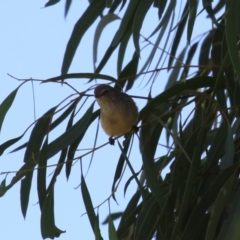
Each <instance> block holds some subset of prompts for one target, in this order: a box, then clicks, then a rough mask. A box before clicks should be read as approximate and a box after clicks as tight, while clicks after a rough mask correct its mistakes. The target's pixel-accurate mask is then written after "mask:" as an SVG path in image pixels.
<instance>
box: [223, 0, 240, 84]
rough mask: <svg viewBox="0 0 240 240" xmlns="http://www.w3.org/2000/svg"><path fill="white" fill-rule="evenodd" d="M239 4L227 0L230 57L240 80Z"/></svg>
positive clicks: (227, 31)
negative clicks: (239, 43)
mask: <svg viewBox="0 0 240 240" xmlns="http://www.w3.org/2000/svg"><path fill="white" fill-rule="evenodd" d="M238 7H239V4H238V1H235V0H228V1H226V15H225V19H226V38H227V45H228V51H229V55H230V58H231V60H232V64H233V66H234V69H235V71H236V74H237V77H238V81H240V68H239V66H240V59H239V50H238V46H237V34H238V30H237V29H238V26H237V23H238V21H237V19H238V17H239V9H238Z"/></svg>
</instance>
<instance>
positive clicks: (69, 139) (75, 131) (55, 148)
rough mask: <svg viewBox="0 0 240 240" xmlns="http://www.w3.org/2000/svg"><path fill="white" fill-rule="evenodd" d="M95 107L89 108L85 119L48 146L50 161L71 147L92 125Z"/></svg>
mask: <svg viewBox="0 0 240 240" xmlns="http://www.w3.org/2000/svg"><path fill="white" fill-rule="evenodd" d="M93 105H94V103H93V104H92V105H91V106H90V107H89V108H88V110H87V111H86V113H85V114H84V115H83V117H82V118H81V119H80V120H78V121H77V122H76V123H75V124H74V125H73V126H72V127H71V128H69V129H68V130H67V131H66V132H64V133H63V134H62V135H61V136H60V137H58V138H57V139H55V140H54V141H52V142H51V143H50V144H49V146H48V159H49V158H51V157H52V156H54V155H55V154H56V153H58V152H59V151H61V150H62V149H64V148H66V147H67V146H69V145H71V144H72V143H73V142H74V141H75V140H76V139H77V138H78V137H79V136H80V135H81V134H82V133H83V132H85V131H86V130H87V129H88V126H89V125H90V124H91V117H92V113H93Z"/></svg>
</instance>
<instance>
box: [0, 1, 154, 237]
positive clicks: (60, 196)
mask: <svg viewBox="0 0 240 240" xmlns="http://www.w3.org/2000/svg"><path fill="white" fill-rule="evenodd" d="M45 3H46V1H40V0H39V1H27V0H25V1H4V2H2V3H1V9H0V22H1V26H0V31H1V42H0V65H1V68H0V81H1V88H0V101H2V100H3V99H5V97H6V96H8V94H10V92H11V91H13V90H14V89H15V88H16V87H17V86H18V85H19V84H20V83H21V82H19V81H17V80H15V79H13V78H11V77H9V76H8V75H7V73H9V74H11V75H13V76H14V77H16V78H20V79H28V78H36V79H47V78H50V77H54V76H58V75H59V74H60V70H61V64H62V60H63V55H64V51H65V47H66V44H67V41H68V39H69V37H70V34H71V32H72V28H73V26H74V24H75V22H76V21H77V19H78V18H79V16H80V14H81V12H82V11H83V10H84V9H85V8H86V6H87V1H81V3H80V1H73V4H72V7H71V9H70V11H69V14H68V16H67V18H66V19H65V18H64V1H62V2H60V3H59V4H57V5H55V6H53V7H49V8H43V6H44V4H45ZM156 20H157V18H156ZM118 24H119V23H118V21H115V22H113V23H111V24H110V25H111V26H109V27H107V29H106V30H104V34H103V37H102V38H101V40H100V46H103V49H100V50H99V53H98V56H99V59H100V57H101V54H102V53H103V52H104V47H105V48H106V46H107V43H108V42H110V40H111V39H110V38H109V37H108V36H110V34H112V31H114V30H115V29H116V26H118ZM95 28H96V23H95V24H94V25H93V27H92V28H91V29H90V30H89V31H88V32H87V34H86V36H85V37H84V38H83V40H82V42H81V45H80V47H79V48H78V51H77V53H76V56H75V58H74V61H73V63H72V65H71V68H70V71H69V72H92V71H93V65H92V44H93V34H94V31H95ZM132 51H133V49H131V51H130V53H129V56H131V55H132ZM115 57H116V55H115ZM113 61H114V57H113ZM103 73H106V74H108V75H112V76H116V70H115V65H112V66H111V64H110V65H109V66H108V67H107V68H105V69H104V71H103ZM69 82H70V83H71V84H73V85H74V86H75V87H76V88H77V89H78V90H79V91H82V90H85V89H86V88H88V87H90V86H91V85H89V84H87V79H79V80H76V79H74V80H69ZM142 89H143V87H142ZM71 93H72V90H71V89H69V88H68V87H66V86H64V87H62V86H61V85H60V84H54V83H48V84H41V85H40V84H39V83H37V82H35V83H34V94H35V101H34V100H33V91H32V85H31V83H27V84H25V85H24V86H23V87H21V89H20V90H19V92H18V94H17V97H16V99H15V101H14V103H13V106H12V108H11V110H10V111H9V112H8V114H7V117H6V119H5V121H4V124H3V126H2V132H1V135H0V143H3V142H5V141H7V140H9V139H11V138H14V137H17V136H19V135H21V134H22V133H23V132H24V131H25V129H26V128H27V127H28V126H29V125H30V124H31V123H32V122H33V121H34V104H35V108H36V117H37V118H38V117H40V116H41V115H42V114H43V113H44V112H45V111H46V110H48V109H49V108H50V107H53V106H55V105H56V104H58V103H59V102H60V101H62V100H63V99H64V98H65V97H67V96H68V95H69V94H71ZM132 94H136V92H132ZM140 94H141V93H140ZM142 95H144V94H142ZM93 100H94V98H91V99H90V100H88V104H89V103H91V102H92V101H93ZM137 104H138V106H139V108H140V107H141V106H143V104H144V101H143V100H142V101H139V100H138V102H137ZM95 108H96V109H97V108H98V106H97V104H96V105H95ZM83 113H84V110H83V112H82V114H83ZM96 128H97V122H95V123H94V124H93V126H92V127H91V129H90V130H89V131H88V132H87V134H86V136H85V139H84V142H83V143H82V145H81V148H91V147H93V142H94V137H95V132H96ZM64 129H65V125H64V126H62V128H59V129H57V130H56V131H54V132H53V134H52V135H51V136H50V140H53V139H54V138H56V137H57V136H59V134H61V132H62V131H64ZM29 133H30V131H29V132H28V133H27V134H26V136H25V138H24V139H22V140H21V142H20V143H24V142H25V141H26V140H27V139H28V137H29ZM98 139H99V140H98V144H101V143H104V142H106V141H107V139H108V137H107V136H106V135H105V134H104V132H103V131H102V129H100V132H99V138H98ZM121 141H122V140H121ZM20 143H19V144H16V145H15V146H18V145H20ZM11 149H13V148H11ZM11 149H8V150H7V151H6V152H5V153H4V154H3V155H2V156H1V159H0V172H1V173H2V172H6V171H17V170H18V169H19V168H20V167H21V166H22V164H23V155H24V152H23V151H19V152H17V153H13V154H9V151H10V150H11ZM133 152H135V153H137V152H138V143H137V141H136V138H135V142H134V146H133ZM119 154H120V150H119V149H118V147H117V146H115V147H112V146H109V145H107V146H106V147H104V148H102V149H100V150H99V151H97V152H96V153H95V155H94V160H93V163H92V166H91V168H90V171H89V174H88V176H87V178H86V183H87V185H88V188H89V191H90V194H91V196H92V200H93V204H94V206H97V205H99V204H100V203H101V202H103V201H104V200H105V199H106V198H108V197H109V195H110V194H111V185H112V180H113V176H114V172H115V168H116V164H117V160H118V156H119ZM56 161H57V156H56V157H55V158H53V159H50V160H49V164H54V163H55V162H56ZM83 161H84V169H85V171H86V169H87V166H88V163H89V157H86V158H84V159H83ZM132 162H133V165H134V166H135V167H136V171H139V169H140V166H141V159H140V158H139V156H138V155H137V154H135V155H134V157H133V158H132ZM53 169H54V168H49V170H48V171H49V172H48V173H49V174H51V172H52V171H53ZM13 176H14V174H9V175H8V177H7V183H9V182H10V181H11V179H12V177H13ZM129 176H130V175H129V171H128V170H126V177H125V178H124V179H123V182H122V183H123V184H121V185H120V187H119V189H118V190H117V192H116V197H117V199H118V202H119V205H117V204H116V203H115V202H114V201H111V211H112V212H118V211H122V210H123V209H124V206H125V204H126V203H127V200H128V199H129V197H131V196H132V194H133V192H134V191H135V189H136V186H135V185H133V186H130V188H129V190H128V192H127V194H126V198H125V199H124V198H123V187H124V182H125V181H126V180H127V178H128V177H129ZM4 177H5V175H4V174H3V175H0V181H1V180H2V179H4ZM48 179H49V180H50V179H51V176H49V178H48ZM79 183H80V166H79V163H76V164H75V165H74V167H73V169H72V173H71V176H70V179H69V181H68V182H67V181H66V177H65V174H64V173H63V174H61V175H60V176H59V177H58V180H57V183H56V188H55V221H56V225H57V226H58V227H59V228H60V229H62V230H66V231H67V232H66V233H65V234H62V235H61V238H60V239H63V240H64V239H79V238H81V239H93V238H94V235H93V233H92V229H91V227H90V223H89V221H88V218H87V216H86V215H83V216H82V214H84V213H85V208H84V204H83V202H82V196H81V192H80V189H79V188H77V187H78V185H79ZM19 192H20V184H19V183H18V184H16V185H15V186H14V187H13V188H12V189H10V190H9V191H8V192H7V193H6V194H5V195H4V196H3V197H2V198H0V213H1V218H0V226H1V238H2V239H5V240H12V239H26V240H30V239H36V240H38V239H39V240H40V239H41V233H40V210H39V206H38V203H37V202H38V198H37V192H36V179H35V178H34V181H33V183H32V191H31V196H30V201H29V207H28V212H27V216H26V219H25V220H24V219H23V216H22V214H21V209H20V194H19ZM108 213H109V209H108V204H107V203H105V204H103V205H102V206H101V207H100V209H99V215H100V222H102V221H103V220H104V219H105V218H106V216H107V215H108ZM101 230H102V235H103V237H104V239H108V237H107V236H108V234H107V227H103V228H101Z"/></svg>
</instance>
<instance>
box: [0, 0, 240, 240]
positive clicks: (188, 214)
mask: <svg viewBox="0 0 240 240" xmlns="http://www.w3.org/2000/svg"><path fill="white" fill-rule="evenodd" d="M58 2H59V1H56V0H50V1H49V2H48V3H47V4H46V7H48V6H51V5H54V4H56V3H58ZM89 2H90V3H89V7H88V8H87V9H86V10H85V12H84V14H83V15H82V16H80V18H79V20H78V21H77V23H76V25H75V27H74V29H73V32H72V35H71V36H70V39H69V42H68V44H67V47H66V51H65V56H64V59H63V63H62V72H61V73H62V75H61V76H59V77H55V78H52V79H48V80H46V81H44V82H45V84H47V83H48V82H49V81H55V82H57V81H60V82H63V83H64V84H67V83H66V79H68V78H89V81H92V80H93V79H105V80H108V81H110V82H113V83H115V87H118V88H121V89H124V90H125V91H128V90H130V89H133V88H135V87H136V85H137V84H136V83H137V82H138V81H139V78H140V76H141V75H143V74H146V73H151V74H152V76H151V77H147V76H148V75H146V76H145V78H144V81H145V84H146V85H148V86H150V91H149V95H148V97H146V98H147V99H148V101H147V103H146V105H145V106H144V107H143V108H142V109H140V112H139V126H140V131H139V141H140V144H139V146H140V147H139V148H140V150H139V151H140V154H141V157H142V169H141V172H137V173H136V172H135V171H134V169H133V168H132V166H131V163H130V161H129V159H128V154H127V152H128V150H129V149H130V136H128V137H129V138H127V139H126V141H125V143H124V145H123V146H121V145H120V144H118V146H119V148H120V149H121V152H122V154H121V155H120V156H119V162H118V164H117V167H116V171H115V177H114V179H113V187H112V191H113V193H114V189H115V186H116V184H117V183H118V180H119V178H120V176H121V175H122V173H123V169H124V166H125V164H127V165H128V166H129V167H130V169H131V171H132V176H130V177H129V180H128V181H127V182H126V185H125V190H126V189H127V188H128V185H129V183H130V182H131V181H135V182H136V183H137V184H138V189H137V191H136V192H135V193H134V194H133V196H132V198H131V199H130V200H129V203H128V205H127V207H126V209H125V210H124V211H123V212H122V213H120V214H114V213H113V214H110V215H109V217H108V219H107V221H106V223H108V224H109V239H135V240H136V239H146V240H147V239H152V238H154V239H171V240H175V239H182V240H184V239H207V240H211V239H219V240H220V239H239V238H240V232H239V230H238V229H239V228H238V225H239V224H238V223H239V221H240V217H239V216H240V210H239V209H240V208H239V202H240V188H239V161H238V160H239V158H238V156H239V146H240V145H239V143H240V141H239V136H240V131H239V130H240V128H239V126H240V115H239V106H240V97H239V93H240V68H239V66H240V59H239V48H238V40H239V36H240V31H239V29H240V28H239V26H240V21H239V17H238V16H239V10H240V3H239V1H235V0H228V1H223V0H218V1H216V3H215V6H212V2H211V1H202V5H201V6H200V3H199V1H195V0H189V1H185V5H184V7H183V9H182V10H181V14H180V15H181V17H180V19H179V20H178V21H177V22H175V19H174V17H175V12H176V11H178V9H177V1H176V0H171V1H167V0H155V1H153V0H149V1H138V0H131V1H124V0H123V1H120V0H114V1H106V0H92V1H89ZM70 5H71V1H69V0H66V8H65V15H67V14H68V11H69V8H70ZM153 8H155V9H157V10H158V17H159V23H158V25H157V26H155V30H154V31H153V32H152V34H151V35H150V36H149V37H145V36H142V35H141V28H142V26H143V24H144V21H145V17H146V16H147V14H148V12H149V11H150V10H152V9H153ZM200 8H202V9H200ZM199 9H200V12H198V11H199ZM119 10H121V11H123V15H122V18H121V19H120V21H121V22H120V25H119V28H118V29H117V31H116V33H115V34H114V35H113V36H112V42H111V44H110V46H109V47H108V48H107V50H106V52H105V54H104V56H103V58H102V59H101V61H100V63H99V64H98V65H97V66H96V68H95V71H94V72H93V73H69V74H68V70H69V67H70V65H71V63H72V60H73V57H74V54H75V53H76V50H77V48H78V46H79V44H81V39H82V38H83V37H84V34H85V33H86V31H87V30H88V29H89V28H90V27H91V25H92V24H93V23H94V22H95V21H98V22H99V25H98V28H97V30H96V33H95V37H94V39H95V42H94V50H93V51H94V60H93V61H94V64H96V56H97V54H96V53H97V47H98V40H99V38H100V36H101V32H102V30H103V28H104V27H105V26H106V25H107V24H108V23H110V22H111V21H113V20H115V19H119V17H118V16H117V14H116V12H117V11H119ZM103 13H104V14H103ZM200 16H201V17H208V18H209V19H211V22H209V23H211V24H209V25H208V26H203V30H204V31H205V32H201V35H200V37H199V38H198V39H197V40H196V39H195V40H193V41H192V34H193V31H196V25H195V20H196V18H197V17H200ZM217 16H218V17H217ZM99 17H100V19H99ZM174 24H175V25H174ZM197 31H198V32H199V31H201V30H199V29H198V30H197ZM170 33H171V34H170ZM154 37H155V38H154ZM130 39H132V40H133V43H134V48H135V52H134V54H133V56H132V58H131V59H130V60H129V62H128V64H126V66H125V67H123V65H124V57H125V56H126V49H127V46H128V44H129V42H130ZM152 39H155V43H154V44H152ZM162 39H165V40H164V41H165V43H163V44H162V45H163V46H164V47H163V49H164V50H162V53H163V54H162V55H160V57H159V56H157V50H159V43H160V41H161V40H162ZM141 40H144V43H147V45H148V46H153V47H152V50H151V52H150V53H149V56H148V57H147V58H144V59H141V62H142V61H144V63H143V64H142V66H141V68H140V56H141V53H142V51H143V49H144V48H143V47H142V44H141V43H140V42H141ZM180 41H183V42H186V44H184V45H185V46H186V47H184V48H183V49H181V48H182V45H181V44H180ZM169 43H170V45H169ZM167 47H168V49H169V50H166V49H167ZM117 50H118V61H117V64H116V69H117V72H118V76H117V79H116V78H114V77H112V76H107V75H104V74H101V73H100V72H101V70H102V69H103V68H104V66H105V65H106V64H108V61H109V59H110V57H111V56H112V54H113V53H114V52H115V51H117ZM163 56H167V58H165V59H164V57H163ZM156 57H157V65H156V66H155V67H154V69H153V70H151V71H150V70H149V68H150V66H152V62H153V60H154V59H156ZM166 59H167V61H166ZM196 59H198V60H197V65H193V64H192V63H193V62H194V61H196ZM166 62H167V63H166ZM164 64H165V65H164ZM160 65H161V66H164V67H159V66H160ZM193 67H195V68H197V71H196V72H194V71H193V70H192V69H193ZM164 68H165V69H167V70H168V81H167V86H166V89H165V90H164V91H163V92H162V93H160V92H158V94H157V95H156V96H152V94H151V89H152V88H151V86H153V84H155V85H156V81H157V76H158V73H159V71H160V70H162V69H164ZM26 82H27V81H26ZM18 90H19V88H17V89H16V90H14V91H13V92H12V93H11V94H9V96H8V97H7V98H6V99H5V100H4V101H3V102H2V104H1V105H0V113H1V114H0V129H1V126H2V122H3V121H4V117H5V115H6V114H7V112H8V110H9V109H11V105H12V103H13V102H14V98H15V96H16V94H17V91H18ZM74 96H76V97H75V98H73V97H74ZM70 97H71V98H73V99H72V101H71V102H70V103H68V104H65V105H63V103H64V102H65V101H63V102H61V103H59V105H57V106H55V107H52V108H51V109H49V110H48V111H47V112H46V113H45V114H44V115H43V116H42V117H40V118H39V119H38V120H37V121H36V122H35V123H34V127H33V130H32V132H31V134H30V138H29V140H28V142H26V143H25V144H22V145H20V146H18V147H16V148H15V150H14V151H19V150H21V149H24V150H25V154H24V157H23V161H24V164H23V166H22V167H21V168H20V169H19V171H18V172H17V174H16V176H14V177H13V178H12V180H11V182H10V183H9V184H7V183H6V179H4V180H3V181H2V183H1V185H0V194H1V196H3V195H4V194H5V193H6V192H7V191H8V190H9V189H10V188H11V187H12V186H13V185H14V184H15V183H17V182H19V181H20V180H21V192H20V195H21V209H22V213H23V216H24V217H25V216H26V213H27V208H28V201H29V194H30V191H31V182H32V177H33V171H34V170H36V171H37V183H38V186H37V191H38V197H39V206H40V210H41V212H42V215H41V231H42V237H43V238H48V237H49V238H52V239H53V238H54V237H59V236H60V235H61V233H62V232H63V231H61V230H60V229H58V228H57V227H56V226H55V221H54V212H53V205H54V185H55V182H56V178H57V176H58V175H59V174H60V173H61V171H62V169H63V166H65V168H66V177H67V178H68V177H69V176H70V174H71V168H72V162H73V161H75V160H77V159H82V158H84V155H82V156H77V154H76V149H77V148H78V147H79V145H80V144H81V141H82V139H83V138H84V135H85V132H86V131H87V129H88V128H89V127H90V125H91V123H92V122H93V121H95V120H96V119H97V118H98V116H99V110H97V111H93V104H92V105H91V106H89V108H88V110H87V111H86V112H85V113H84V114H82V116H81V117H80V118H79V117H78V116H79V115H78V114H77V111H78V109H79V106H81V104H82V105H83V104H84V103H85V102H84V99H85V98H88V95H87V94H86V92H85V91H84V92H81V93H78V94H76V95H72V96H70ZM65 100H66V99H65ZM186 109H187V112H188V113H187V116H186V114H185V112H186V111H185V110H186ZM183 112H184V113H183ZM56 113H61V114H60V116H59V117H58V118H57V119H56V120H54V121H52V117H53V116H54V115H55V114H56ZM66 119H68V125H67V128H66V131H64V132H63V133H62V134H61V135H60V136H59V137H58V138H57V139H55V140H53V141H52V142H49V139H48V136H49V134H50V133H51V131H52V130H53V129H54V128H55V127H57V126H58V125H60V124H61V123H62V122H63V121H64V120H66ZM165 133H166V135H167V142H168V149H169V150H168V153H167V154H166V155H164V156H157V150H158V148H159V142H160V137H162V135H163V134H165ZM24 134H25V133H23V135H24ZM23 135H21V136H19V137H16V138H14V139H10V140H8V141H7V142H4V143H2V144H1V145H0V153H1V154H3V152H4V151H5V150H6V149H8V148H9V147H10V146H12V145H13V144H16V143H17V142H18V141H19V140H20V139H21V138H22V136H23ZM116 146H117V144H116ZM96 150H97V149H96V148H95V151H96ZM91 152H92V151H90V152H89V153H91ZM57 153H60V157H59V160H58V162H57V164H56V168H55V171H54V174H53V176H52V179H51V181H50V183H49V185H48V186H47V183H46V167H47V163H48V160H49V159H50V158H52V157H53V156H55V155H56V154H57ZM169 165H170V172H169V173H168V174H167V175H166V176H165V177H163V176H162V175H161V173H162V171H163V169H164V168H166V167H167V166H169ZM141 174H142V175H141ZM140 175H141V177H140V178H138V177H139V176H140ZM81 180H82V183H81V191H82V197H83V200H84V203H85V207H86V211H87V214H88V217H89V220H90V224H91V226H92V229H93V232H94V234H95V236H96V239H102V236H101V232H100V227H99V219H98V214H96V213H95V210H94V207H93V204H92V201H91V195H90V193H89V191H88V188H87V184H86V182H85V179H84V175H83V174H82V176H81ZM112 197H113V198H114V199H115V196H114V194H113V195H112ZM117 217H120V224H119V226H118V227H117V228H115V226H114V224H113V220H114V219H115V218H117Z"/></svg>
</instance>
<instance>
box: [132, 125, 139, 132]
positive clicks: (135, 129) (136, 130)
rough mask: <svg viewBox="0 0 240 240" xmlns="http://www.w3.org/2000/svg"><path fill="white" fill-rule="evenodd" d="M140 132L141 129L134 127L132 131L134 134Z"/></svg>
mask: <svg viewBox="0 0 240 240" xmlns="http://www.w3.org/2000/svg"><path fill="white" fill-rule="evenodd" d="M138 130H139V127H138V126H135V125H134V126H132V131H133V132H134V133H137V132H138Z"/></svg>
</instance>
